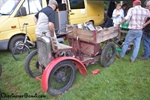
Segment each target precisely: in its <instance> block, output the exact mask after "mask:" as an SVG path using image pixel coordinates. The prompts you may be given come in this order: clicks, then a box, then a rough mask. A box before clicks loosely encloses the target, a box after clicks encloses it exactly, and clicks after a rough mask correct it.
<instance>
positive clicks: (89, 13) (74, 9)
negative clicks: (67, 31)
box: [67, 0, 104, 25]
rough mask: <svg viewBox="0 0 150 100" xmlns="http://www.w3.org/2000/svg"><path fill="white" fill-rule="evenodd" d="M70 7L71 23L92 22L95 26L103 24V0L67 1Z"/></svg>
mask: <svg viewBox="0 0 150 100" xmlns="http://www.w3.org/2000/svg"><path fill="white" fill-rule="evenodd" d="M67 1H68V7H69V16H68V18H69V23H70V24H76V23H84V22H88V21H91V22H93V23H94V24H95V25H100V24H102V23H103V19H104V3H103V2H102V0H67Z"/></svg>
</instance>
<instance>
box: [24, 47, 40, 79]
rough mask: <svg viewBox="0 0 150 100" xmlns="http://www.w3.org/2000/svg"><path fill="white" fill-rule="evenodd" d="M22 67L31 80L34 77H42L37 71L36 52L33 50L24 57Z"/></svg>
mask: <svg viewBox="0 0 150 100" xmlns="http://www.w3.org/2000/svg"><path fill="white" fill-rule="evenodd" d="M24 67H25V71H26V73H27V74H28V75H29V76H30V77H32V78H35V77H36V76H40V75H42V73H41V72H40V71H39V63H38V53H37V50H33V51H32V52H31V53H30V54H29V55H28V56H27V57H26V60H25V66H24Z"/></svg>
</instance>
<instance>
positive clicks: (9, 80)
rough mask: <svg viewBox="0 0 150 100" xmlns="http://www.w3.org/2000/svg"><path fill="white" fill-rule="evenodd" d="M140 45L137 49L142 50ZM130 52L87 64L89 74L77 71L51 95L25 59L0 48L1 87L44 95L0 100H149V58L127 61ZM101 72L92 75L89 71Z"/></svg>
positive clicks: (22, 92) (11, 91)
mask: <svg viewBox="0 0 150 100" xmlns="http://www.w3.org/2000/svg"><path fill="white" fill-rule="evenodd" d="M142 52H143V48H141V49H140V53H139V54H141V53H142ZM130 56H131V53H129V54H128V55H126V56H125V57H124V58H123V59H122V60H120V59H117V58H116V60H115V62H114V63H113V64H112V65H111V66H110V67H107V68H103V67H101V66H100V64H96V65H90V66H88V67H87V71H88V76H82V75H81V74H80V73H79V72H78V71H77V75H76V80H75V82H74V84H73V86H72V87H71V88H70V89H69V90H68V91H66V92H65V93H64V94H62V95H59V96H56V97H54V96H51V95H49V94H48V93H44V92H42V90H41V85H40V81H37V80H35V79H33V78H30V77H29V76H28V75H27V74H26V72H25V70H24V61H15V60H14V59H13V58H12V55H11V53H10V52H9V51H0V63H1V64H2V65H3V66H2V67H3V73H2V76H1V77H0V91H1V93H5V94H7V95H13V94H14V95H24V94H25V93H28V94H29V95H34V94H35V93H36V94H37V95H43V96H45V97H44V98H14V97H13V98H8V97H7V98H2V100H149V98H150V93H149V92H150V63H149V61H150V60H147V61H143V60H139V59H136V61H135V63H130V62H129V59H130ZM95 69H100V73H99V74H97V75H92V71H93V70H95Z"/></svg>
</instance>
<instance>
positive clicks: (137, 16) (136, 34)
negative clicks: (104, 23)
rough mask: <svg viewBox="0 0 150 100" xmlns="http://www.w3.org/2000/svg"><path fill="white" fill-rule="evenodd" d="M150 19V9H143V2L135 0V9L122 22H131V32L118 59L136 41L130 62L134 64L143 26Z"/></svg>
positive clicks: (130, 10) (129, 11)
mask: <svg viewBox="0 0 150 100" xmlns="http://www.w3.org/2000/svg"><path fill="white" fill-rule="evenodd" d="M148 17H150V12H149V10H148V9H145V8H143V7H141V1H140V0H135V1H134V2H133V7H132V8H130V9H129V10H128V13H127V16H126V17H125V18H124V20H123V21H121V22H120V24H122V23H123V22H125V21H127V20H128V21H129V26H128V28H129V31H128V34H127V36H126V38H125V42H124V45H123V47H122V52H121V53H120V54H117V57H118V58H120V59H121V58H123V57H124V55H125V53H126V51H127V48H128V46H129V43H130V42H131V41H134V50H133V53H132V56H131V58H130V62H132V63H133V62H134V61H135V59H136V57H137V55H138V52H139V48H140V42H141V37H142V33H143V32H142V28H143V24H144V23H145V21H146V19H147V18H148Z"/></svg>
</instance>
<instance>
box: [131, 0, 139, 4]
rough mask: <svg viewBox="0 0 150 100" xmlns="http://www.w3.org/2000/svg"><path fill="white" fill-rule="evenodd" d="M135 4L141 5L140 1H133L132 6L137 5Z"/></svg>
mask: <svg viewBox="0 0 150 100" xmlns="http://www.w3.org/2000/svg"><path fill="white" fill-rule="evenodd" d="M137 4H141V1H140V0H134V1H133V5H137Z"/></svg>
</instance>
